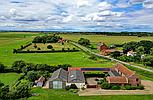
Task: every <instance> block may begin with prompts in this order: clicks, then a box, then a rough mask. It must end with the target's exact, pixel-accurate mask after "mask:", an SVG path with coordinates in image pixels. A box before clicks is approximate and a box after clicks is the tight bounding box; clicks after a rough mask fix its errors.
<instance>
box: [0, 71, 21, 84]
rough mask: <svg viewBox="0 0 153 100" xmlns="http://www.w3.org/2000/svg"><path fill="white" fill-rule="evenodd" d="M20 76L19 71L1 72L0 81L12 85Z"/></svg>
mask: <svg viewBox="0 0 153 100" xmlns="http://www.w3.org/2000/svg"><path fill="white" fill-rule="evenodd" d="M19 77H20V74H17V73H0V81H1V82H3V83H4V84H5V85H12V84H14V83H15V82H16V80H17V79H18V78H19Z"/></svg>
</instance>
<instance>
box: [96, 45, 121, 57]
mask: <svg viewBox="0 0 153 100" xmlns="http://www.w3.org/2000/svg"><path fill="white" fill-rule="evenodd" d="M97 49H98V50H99V51H100V53H101V54H102V55H109V54H110V53H112V52H116V51H119V50H116V49H111V48H109V47H108V46H107V45H106V44H105V43H102V42H100V43H98V45H97ZM119 52H121V51H119Z"/></svg>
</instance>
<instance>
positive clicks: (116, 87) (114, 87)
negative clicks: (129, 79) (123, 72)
mask: <svg viewBox="0 0 153 100" xmlns="http://www.w3.org/2000/svg"><path fill="white" fill-rule="evenodd" d="M111 89H112V90H120V89H121V87H120V86H118V85H113V86H112V87H111Z"/></svg>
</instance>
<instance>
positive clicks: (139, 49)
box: [136, 46, 145, 55]
mask: <svg viewBox="0 0 153 100" xmlns="http://www.w3.org/2000/svg"><path fill="white" fill-rule="evenodd" d="M136 52H137V54H139V55H142V54H144V53H145V50H144V47H143V46H140V47H138V48H137V49H136Z"/></svg>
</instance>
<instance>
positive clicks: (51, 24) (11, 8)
mask: <svg viewBox="0 0 153 100" xmlns="http://www.w3.org/2000/svg"><path fill="white" fill-rule="evenodd" d="M114 1H115V0H1V1H0V29H4V27H5V28H6V29H27V30H28V29H29V30H30V29H31V30H32V29H35V30H37V29H39V30H41V29H42V30H74V31H76V30H78V31H79V30H80V31H86V30H87V31H108V30H109V31H110V30H115V31H118V30H126V29H128V27H130V28H132V27H136V26H139V25H140V27H141V28H142V26H143V25H146V26H149V27H151V26H153V23H152V20H153V19H152V18H153V10H152V8H153V6H152V2H151V1H153V0H145V1H144V0H129V1H130V3H131V4H132V5H131V4H130V3H129V4H128V3H127V1H126V0H118V2H117V3H114ZM138 3H139V4H141V3H142V4H143V6H144V8H143V9H135V8H132V6H134V4H138ZM128 7H130V9H134V10H132V12H131V10H128V9H129V8H128ZM148 8H149V9H148ZM125 23H126V25H125ZM134 24H136V25H134ZM152 30H153V29H152Z"/></svg>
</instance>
